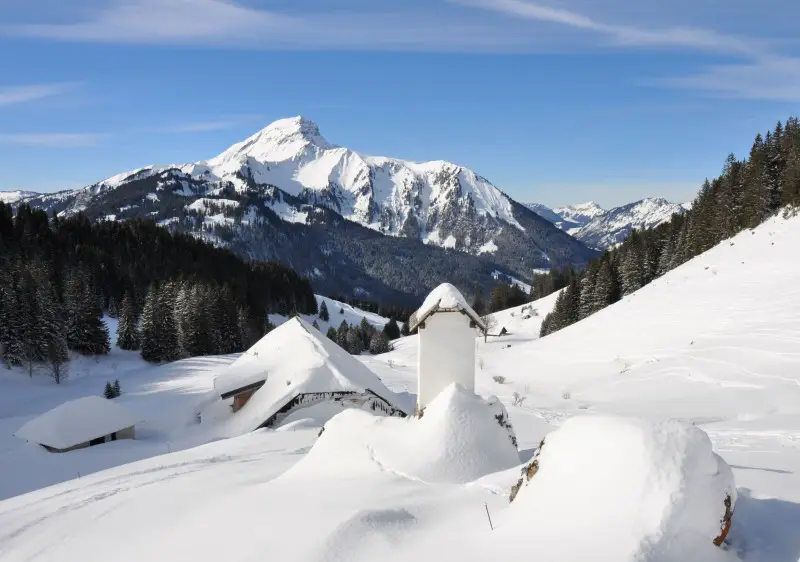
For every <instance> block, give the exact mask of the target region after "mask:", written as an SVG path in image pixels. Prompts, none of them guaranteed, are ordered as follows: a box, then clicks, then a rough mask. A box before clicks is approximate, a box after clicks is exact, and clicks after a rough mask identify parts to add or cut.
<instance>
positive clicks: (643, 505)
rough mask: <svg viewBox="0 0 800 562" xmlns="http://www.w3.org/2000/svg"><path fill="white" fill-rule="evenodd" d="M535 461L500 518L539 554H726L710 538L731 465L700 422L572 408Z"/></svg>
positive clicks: (728, 491) (730, 488)
mask: <svg viewBox="0 0 800 562" xmlns="http://www.w3.org/2000/svg"><path fill="white" fill-rule="evenodd" d="M532 462H534V463H537V465H538V471H537V472H536V473H535V475H534V476H533V477H532V478H531V479H530V481H528V482H527V484H523V487H522V488H521V489H520V491H519V494H518V496H517V497H516V498H515V499H514V501H513V503H512V504H511V506H510V507H509V509H508V510H507V511H506V512H505V513H504V516H505V520H504V521H503V522H502V523H501V524H500V525H499V526H500V527H501V531H502V532H503V533H504V535H507V537H508V541H507V542H509V543H510V542H518V541H519V537H521V536H524V537H525V541H526V543H530V544H535V545H536V551H537V555H538V557H539V558H541V559H542V560H548V561H551V562H555V561H560V560H564V561H568V560H569V561H572V560H584V559H591V560H608V561H612V560H613V561H615V562H620V561H623V560H631V561H632V560H636V561H643V560H659V561H667V560H674V561H676V562H677V561H678V560H715V559H722V560H724V559H726V558H725V556H726V555H725V554H724V553H723V551H721V550H720V549H718V548H717V547H715V546H714V545H713V540H714V539H715V538H716V537H717V536H718V535H720V532H721V526H722V520H723V517H724V515H725V512H726V508H725V501H726V498H728V497H730V502H731V508H733V507H734V504H735V501H736V489H735V486H734V480H733V473H732V472H731V469H730V467H729V466H728V465H727V464H726V463H725V461H723V460H722V459H721V458H720V457H719V456H717V455H716V454H715V453H714V452H713V451H712V450H711V441H710V440H709V438H708V435H706V433H705V432H703V431H702V430H701V429H699V428H697V427H694V426H688V425H685V424H682V423H679V422H676V421H665V422H648V421H644V420H639V419H635V418H622V417H611V416H608V417H606V416H579V417H575V418H570V419H569V420H567V421H566V422H565V423H564V424H563V426H562V427H561V428H560V429H558V430H556V431H554V432H553V433H551V434H549V435H548V436H547V437H546V438H545V441H544V445H543V446H542V447H541V450H540V451H539V453H538V456H537V457H536V458H535V459H534V461H532ZM600 530H602V532H600ZM521 533H524V534H521ZM589 537H591V539H592V540H576V539H580V538H587V539H588V538H589ZM598 554H602V556H600V557H598Z"/></svg>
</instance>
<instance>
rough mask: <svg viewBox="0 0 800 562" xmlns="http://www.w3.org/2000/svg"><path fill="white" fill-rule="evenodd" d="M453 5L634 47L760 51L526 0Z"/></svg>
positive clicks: (747, 44) (701, 32)
mask: <svg viewBox="0 0 800 562" xmlns="http://www.w3.org/2000/svg"><path fill="white" fill-rule="evenodd" d="M449 1H450V2H452V3H454V4H461V5H465V6H472V7H476V8H482V9H485V10H491V11H494V12H500V13H503V14H506V15H510V16H516V17H520V18H526V19H530V20H535V21H539V22H547V23H555V24H560V25H564V26H568V27H572V28H576V29H580V30H583V31H590V32H594V33H597V34H601V35H603V36H605V37H607V38H608V39H610V41H611V44H615V45H619V46H635V47H666V48H669V47H675V48H688V49H694V50H707V51H715V52H724V53H739V54H754V53H758V52H761V51H762V46H761V45H760V44H759V42H758V41H753V40H752V39H747V40H745V39H742V38H738V37H733V36H729V35H723V34H720V33H717V32H716V31H714V30H710V29H701V28H696V27H667V28H656V27H644V26H642V27H639V26H630V25H620V24H615V23H608V22H603V21H599V20H597V19H594V18H591V17H589V16H586V15H584V14H580V13H578V12H573V11H570V10H563V9H558V8H550V7H548V6H544V5H542V4H539V3H534V2H527V1H525V0H449Z"/></svg>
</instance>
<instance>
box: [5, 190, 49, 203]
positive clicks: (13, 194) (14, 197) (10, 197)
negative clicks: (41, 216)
mask: <svg viewBox="0 0 800 562" xmlns="http://www.w3.org/2000/svg"><path fill="white" fill-rule="evenodd" d="M38 195H39V194H38V193H35V192H33V191H21V190H16V191H0V201H2V202H3V203H16V202H17V201H20V200H21V199H27V198H29V197H36V196H38Z"/></svg>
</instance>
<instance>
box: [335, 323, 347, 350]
mask: <svg viewBox="0 0 800 562" xmlns="http://www.w3.org/2000/svg"><path fill="white" fill-rule="evenodd" d="M349 332H350V325H349V324H348V323H347V320H342V323H341V324H339V329H338V330H336V343H338V344H339V347H341V348H344V349H347V334H348V333H349Z"/></svg>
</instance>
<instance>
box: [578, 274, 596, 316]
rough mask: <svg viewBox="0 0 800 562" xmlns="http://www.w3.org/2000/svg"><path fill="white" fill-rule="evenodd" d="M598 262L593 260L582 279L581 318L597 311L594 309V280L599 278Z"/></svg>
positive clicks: (579, 313)
mask: <svg viewBox="0 0 800 562" xmlns="http://www.w3.org/2000/svg"><path fill="white" fill-rule="evenodd" d="M597 269H598V268H597V262H596V261H595V262H592V263H591V264H589V267H588V268H587V269H586V272H585V273H584V275H583V279H581V298H580V303H579V307H578V317H579V318H580V319H583V318H586V317H588V316H591V315H592V314H594V313H595V312H596V310H595V309H594V299H593V294H594V282H595V279H596V278H597Z"/></svg>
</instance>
